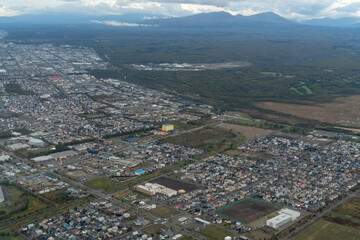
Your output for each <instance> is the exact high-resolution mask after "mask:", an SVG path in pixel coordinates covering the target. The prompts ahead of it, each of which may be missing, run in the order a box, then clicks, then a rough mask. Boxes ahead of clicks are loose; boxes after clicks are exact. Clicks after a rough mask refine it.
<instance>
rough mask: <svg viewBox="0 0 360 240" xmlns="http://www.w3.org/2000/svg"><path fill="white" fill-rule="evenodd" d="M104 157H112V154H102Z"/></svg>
mask: <svg viewBox="0 0 360 240" xmlns="http://www.w3.org/2000/svg"><path fill="white" fill-rule="evenodd" d="M102 157H105V158H110V157H111V155H108V154H104V155H102Z"/></svg>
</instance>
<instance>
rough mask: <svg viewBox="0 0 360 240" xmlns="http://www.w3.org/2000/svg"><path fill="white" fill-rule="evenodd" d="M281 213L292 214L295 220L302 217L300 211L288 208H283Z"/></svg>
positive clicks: (292, 218)
mask: <svg viewBox="0 0 360 240" xmlns="http://www.w3.org/2000/svg"><path fill="white" fill-rule="evenodd" d="M279 213H284V214H287V215H289V216H291V221H295V220H296V219H297V218H298V217H300V212H298V211H294V210H291V209H288V208H284V209H281V210H280V212H279Z"/></svg>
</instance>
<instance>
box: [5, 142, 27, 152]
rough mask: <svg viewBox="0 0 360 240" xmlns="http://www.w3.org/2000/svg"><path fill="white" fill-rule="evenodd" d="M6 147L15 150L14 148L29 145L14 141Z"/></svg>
mask: <svg viewBox="0 0 360 240" xmlns="http://www.w3.org/2000/svg"><path fill="white" fill-rule="evenodd" d="M6 147H7V148H8V149H9V150H11V151H15V150H19V149H24V148H29V145H27V144H23V143H15V144H11V145H8V146H6Z"/></svg>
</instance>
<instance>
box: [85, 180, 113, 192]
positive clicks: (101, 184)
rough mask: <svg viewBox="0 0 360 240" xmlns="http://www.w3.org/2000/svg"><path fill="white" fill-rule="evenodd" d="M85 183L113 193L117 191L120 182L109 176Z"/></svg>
mask: <svg viewBox="0 0 360 240" xmlns="http://www.w3.org/2000/svg"><path fill="white" fill-rule="evenodd" d="M85 185H86V186H88V187H91V188H94V189H99V190H104V191H105V192H108V193H112V192H116V190H117V187H118V186H119V183H118V182H115V181H113V180H110V179H107V178H103V177H99V178H95V179H92V180H90V181H87V182H86V183H85Z"/></svg>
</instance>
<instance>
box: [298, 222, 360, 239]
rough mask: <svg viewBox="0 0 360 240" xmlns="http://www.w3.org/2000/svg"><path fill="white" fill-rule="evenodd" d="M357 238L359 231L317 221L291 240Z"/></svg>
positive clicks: (359, 234)
mask: <svg viewBox="0 0 360 240" xmlns="http://www.w3.org/2000/svg"><path fill="white" fill-rule="evenodd" d="M359 236H360V230H358V229H356V228H351V227H347V226H343V225H339V224H336V223H332V222H329V221H325V220H319V221H317V222H316V223H314V224H312V225H310V226H309V227H307V228H305V229H304V230H303V231H301V232H300V233H299V234H297V235H295V236H294V237H293V238H292V239H291V240H304V239H306V240H339V239H346V240H357V239H359Z"/></svg>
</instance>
